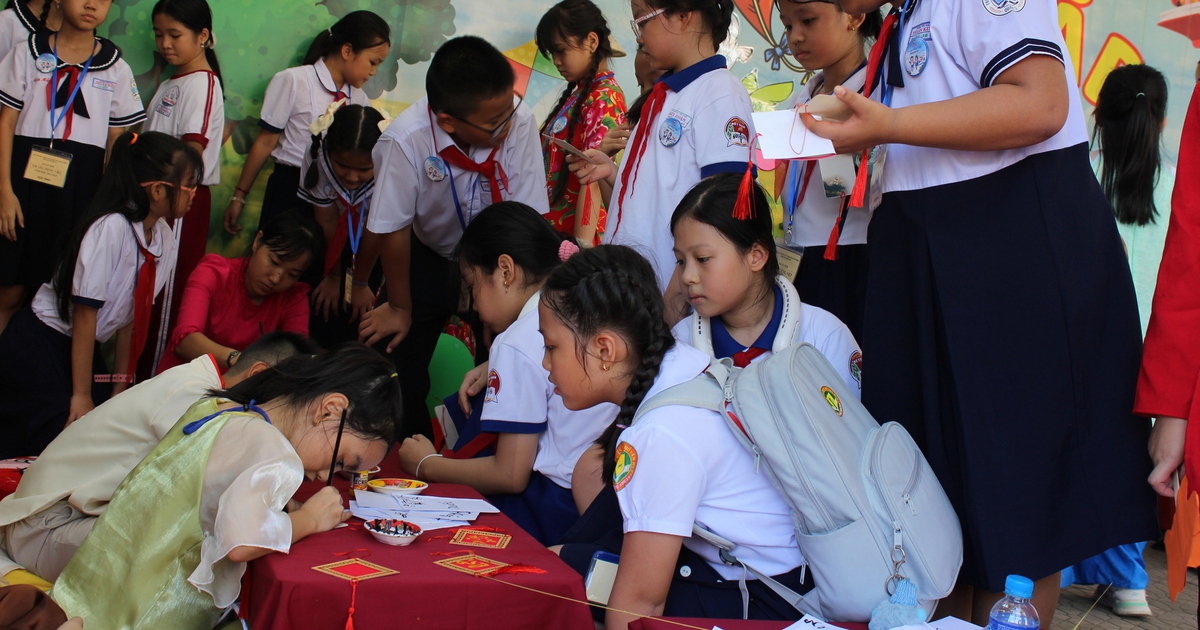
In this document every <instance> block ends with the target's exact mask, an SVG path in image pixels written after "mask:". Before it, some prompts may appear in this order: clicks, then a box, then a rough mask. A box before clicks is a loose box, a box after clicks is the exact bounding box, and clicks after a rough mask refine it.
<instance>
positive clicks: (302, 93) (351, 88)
mask: <svg viewBox="0 0 1200 630" xmlns="http://www.w3.org/2000/svg"><path fill="white" fill-rule="evenodd" d="M390 38H391V27H389V26H388V24H387V22H385V21H384V20H383V18H381V17H379V16H378V15H375V14H374V13H371V12H370V11H353V12H351V13H347V14H346V17H343V18H342V19H340V20H338V21H337V23H336V24H334V25H333V26H331V27H329V28H327V29H325V30H324V31H321V32H320V33H318V34H317V36H316V38H315V39H313V42H312V45H311V46H309V48H308V53H307V54H306V55H305V56H304V65H301V66H297V67H295V68H288V69H287V70H283V71H280V72H277V73H276V74H275V76H274V77H273V78H272V79H271V83H270V84H269V85H267V92H266V94H265V95H264V96H263V106H262V114H261V119H260V120H259V121H258V126H259V130H258V138H256V139H255V140H254V146H252V147H250V154H249V155H247V156H246V164H245V165H244V166H243V167H242V174H241V177H239V178H238V182H237V186H236V187H235V188H234V193H233V197H232V198H231V199H230V200H229V207H228V208H227V209H226V210H225V221H224V223H225V231H226V232H229V233H230V234H236V233H238V232H240V231H241V230H242V227H241V226H240V225H238V218H239V217H240V216H241V213H242V210H243V208H245V206H246V197H247V195H249V194H250V189H251V188H252V187H253V186H254V180H256V179H258V173H259V171H261V170H262V168H263V165H264V164H266V162H267V158H268V157H271V158H274V159H275V169H274V170H273V171H272V172H271V177H270V178H269V179H268V180H267V189H266V191H265V192H264V193H263V203H262V213H261V214H260V215H259V217H258V224H259V225H266V223H267V222H268V221H269V220H270V219H271V217H273V216H275V215H276V214H278V213H280V212H286V211H289V210H292V209H293V208H295V207H297V205H298V202H297V200H296V191H297V190H298V189H299V188H300V165H301V162H302V161H303V160H304V153H305V152H306V151H307V150H308V146H309V138H310V137H311V136H312V134H311V133H309V131H308V126H309V125H310V124H311V123H312V122H313V121H314V120H316V119H317V117H318V116H320V115H321V114H323V113H325V110H326V108H328V107H329V104H330V103H332V102H334V101H337V100H341V99H343V98H344V99H347V101H348V102H349V103H350V104H352V105H369V104H370V99H368V98H367V94H366V92H363V90H362V86H363V84H365V83H366V82H367V80H368V79H370V78H371V77H372V76H375V69H376V68H377V67H378V66H379V64H381V63H383V61H384V59H386V58H387V55H388V51H390V50H391V39H390Z"/></svg>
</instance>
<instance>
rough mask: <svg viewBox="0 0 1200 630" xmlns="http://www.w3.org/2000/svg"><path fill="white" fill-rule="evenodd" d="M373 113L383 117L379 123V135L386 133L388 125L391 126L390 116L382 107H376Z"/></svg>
mask: <svg viewBox="0 0 1200 630" xmlns="http://www.w3.org/2000/svg"><path fill="white" fill-rule="evenodd" d="M375 111H377V112H379V115H380V116H383V120H381V121H379V133H383V132H385V131H387V128H388V125H390V124H392V115H391V114H389V113H387V110H386V109H384V108H382V107H376V108H375Z"/></svg>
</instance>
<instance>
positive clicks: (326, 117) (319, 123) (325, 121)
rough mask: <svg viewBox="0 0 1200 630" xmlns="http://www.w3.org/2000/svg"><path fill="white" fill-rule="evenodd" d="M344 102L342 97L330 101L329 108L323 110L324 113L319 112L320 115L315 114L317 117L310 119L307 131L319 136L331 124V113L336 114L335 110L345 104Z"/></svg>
mask: <svg viewBox="0 0 1200 630" xmlns="http://www.w3.org/2000/svg"><path fill="white" fill-rule="evenodd" d="M345 104H346V99H344V98H341V99H338V100H336V101H334V102H332V103H330V104H329V108H328V109H326V110H325V113H324V114H321V115H320V116H317V119H316V120H314V121H312V123H311V124H309V126H308V130H309V132H311V133H312V135H314V136H319V135H321V133H323V132H324V131H325V130H326V129H329V126H330V125H332V124H333V115H334V114H336V113H337V110H339V109H341V108H342V105H345Z"/></svg>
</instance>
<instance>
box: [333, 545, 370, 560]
mask: <svg viewBox="0 0 1200 630" xmlns="http://www.w3.org/2000/svg"><path fill="white" fill-rule="evenodd" d="M359 552H362V555H361V556H356V555H354V554H356V553H359ZM333 555H335V556H345V557H346V558H347V559H349V560H354V559H356V558H358V559H362V558H370V557H371V550H370V549H367V548H366V547H359V548H358V549H351V550H350V551H335V552H333Z"/></svg>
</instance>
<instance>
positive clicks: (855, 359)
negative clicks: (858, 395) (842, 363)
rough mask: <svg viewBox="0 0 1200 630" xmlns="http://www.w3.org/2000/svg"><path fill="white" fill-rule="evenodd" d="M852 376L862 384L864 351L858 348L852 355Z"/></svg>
mask: <svg viewBox="0 0 1200 630" xmlns="http://www.w3.org/2000/svg"><path fill="white" fill-rule="evenodd" d="M850 376H852V377H854V381H855V382H856V383H858V384H859V385H860V386H861V385H862V353H861V352H859V351H857V350H855V351H854V353H853V354H851V355H850Z"/></svg>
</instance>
